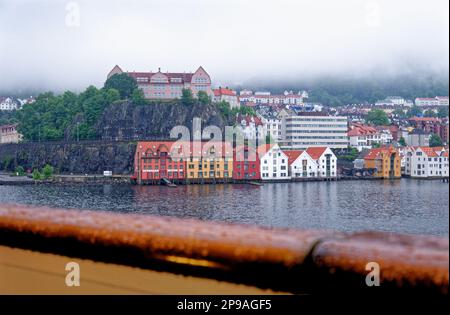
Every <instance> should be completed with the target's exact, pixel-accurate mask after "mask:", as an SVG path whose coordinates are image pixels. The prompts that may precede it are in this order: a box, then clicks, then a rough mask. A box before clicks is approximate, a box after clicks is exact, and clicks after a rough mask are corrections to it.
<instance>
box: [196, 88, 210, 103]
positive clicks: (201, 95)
mask: <svg viewBox="0 0 450 315" xmlns="http://www.w3.org/2000/svg"><path fill="white" fill-rule="evenodd" d="M197 98H198V101H199V103H200V104H202V105H208V104H211V97H209V95H208V94H207V93H206V92H205V91H198V93H197Z"/></svg>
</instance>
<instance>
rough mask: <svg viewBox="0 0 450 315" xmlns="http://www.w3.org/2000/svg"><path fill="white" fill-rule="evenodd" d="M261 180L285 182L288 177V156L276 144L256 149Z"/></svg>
mask: <svg viewBox="0 0 450 315" xmlns="http://www.w3.org/2000/svg"><path fill="white" fill-rule="evenodd" d="M258 155H259V156H260V161H261V163H260V171H261V179H262V180H286V179H290V177H289V164H288V156H287V155H286V154H285V153H284V152H283V151H282V150H281V149H280V147H279V146H278V144H273V145H268V144H267V145H261V146H259V147H258Z"/></svg>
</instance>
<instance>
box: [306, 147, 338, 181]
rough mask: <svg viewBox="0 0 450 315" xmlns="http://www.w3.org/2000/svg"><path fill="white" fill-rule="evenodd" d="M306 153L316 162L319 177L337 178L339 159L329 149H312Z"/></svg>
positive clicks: (308, 149)
mask: <svg viewBox="0 0 450 315" xmlns="http://www.w3.org/2000/svg"><path fill="white" fill-rule="evenodd" d="M306 153H308V155H309V156H310V157H311V158H312V159H313V160H314V161H315V162H316V164H317V176H318V177H327V178H328V177H336V176H337V157H336V155H335V154H334V153H333V151H332V150H331V149H330V148H329V147H310V148H307V149H306Z"/></svg>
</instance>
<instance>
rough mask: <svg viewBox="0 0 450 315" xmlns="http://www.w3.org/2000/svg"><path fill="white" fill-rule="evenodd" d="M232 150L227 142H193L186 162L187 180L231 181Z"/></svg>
mask: <svg viewBox="0 0 450 315" xmlns="http://www.w3.org/2000/svg"><path fill="white" fill-rule="evenodd" d="M232 178H233V148H232V146H231V144H230V143H228V142H193V143H192V144H191V156H190V158H188V159H187V161H186V179H187V180H228V179H229V180H231V179H232Z"/></svg>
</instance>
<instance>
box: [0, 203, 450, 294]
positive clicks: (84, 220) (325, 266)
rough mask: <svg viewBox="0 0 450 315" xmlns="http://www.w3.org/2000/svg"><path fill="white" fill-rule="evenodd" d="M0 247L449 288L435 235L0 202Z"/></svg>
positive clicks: (275, 282) (259, 279)
mask: <svg viewBox="0 0 450 315" xmlns="http://www.w3.org/2000/svg"><path fill="white" fill-rule="evenodd" d="M0 244H3V245H6V246H10V247H19V248H25V249H31V250H33V251H39V252H50V253H56V254H61V255H68V256H71V257H80V258H88V259H91V260H94V261H103V262H112V263H116V264H123V265H131V266H135V267H140V268H144V269H151V270H156V271H168V272H171V273H178V274H185V275H190V276H195V277H202V278H212V279H217V280H221V281H227V282H232V283H241V284H247V285H252V286H256V287H260V288H269V289H272V290H274V291H283V292H292V293H301V292H312V293H314V292H324V291H327V290H330V291H332V290H340V291H341V292H342V290H349V291H352V290H358V291H360V290H373V289H374V288H373V287H369V286H367V285H366V277H367V275H368V273H369V272H370V271H369V270H366V267H367V264H368V263H370V262H375V263H377V264H378V265H379V267H380V286H379V287H377V288H376V290H378V292H380V291H395V292H400V291H401V292H410V291H412V292H420V293H426V294H435V295H443V294H446V293H448V281H449V242H448V239H444V238H439V237H434V236H413V235H401V234H391V233H378V232H363V233H339V232H332V231H314V230H307V231H302V230H290V229H271V228H263V227H257V226H247V225H234V224H226V223H218V222H205V221H199V220H191V219H178V218H167V217H153V216H146V215H135V214H118V213H110V212H101V211H79V210H60V209H53V208H43V207H42V208H36V207H27V206H23V205H0Z"/></svg>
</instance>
